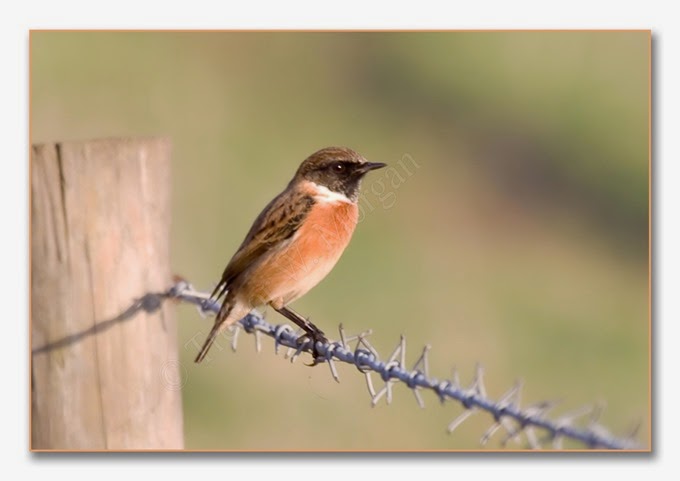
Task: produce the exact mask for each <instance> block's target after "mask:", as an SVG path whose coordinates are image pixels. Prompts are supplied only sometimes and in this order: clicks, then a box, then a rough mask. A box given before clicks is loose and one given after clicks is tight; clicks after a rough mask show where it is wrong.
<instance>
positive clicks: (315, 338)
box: [296, 330, 328, 367]
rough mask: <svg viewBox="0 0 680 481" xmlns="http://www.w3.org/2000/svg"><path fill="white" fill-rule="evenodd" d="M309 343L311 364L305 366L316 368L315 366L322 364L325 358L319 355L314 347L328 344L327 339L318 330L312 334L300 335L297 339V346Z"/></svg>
mask: <svg viewBox="0 0 680 481" xmlns="http://www.w3.org/2000/svg"><path fill="white" fill-rule="evenodd" d="M308 341H311V342H312V363H311V364H306V363H305V366H310V367H313V366H316V365H317V364H320V363H322V362H323V361H324V360H325V358H324V357H323V356H322V355H321V354H320V353H319V350H318V349H317V347H316V343H317V342H320V343H322V344H328V339H327V338H326V336H325V335H324V333H323V332H322V331H320V330H316V331H314V332H306V333H304V334H302V335H301V336H300V337H298V338H297V341H296V343H297V345H298V346H301V345H303V344H305V343H306V342H308Z"/></svg>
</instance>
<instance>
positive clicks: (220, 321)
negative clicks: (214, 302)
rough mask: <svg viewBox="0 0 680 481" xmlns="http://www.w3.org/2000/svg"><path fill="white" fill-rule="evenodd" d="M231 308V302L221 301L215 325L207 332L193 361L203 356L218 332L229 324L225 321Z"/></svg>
mask: <svg viewBox="0 0 680 481" xmlns="http://www.w3.org/2000/svg"><path fill="white" fill-rule="evenodd" d="M232 308H233V305H232V304H231V303H228V302H227V300H226V299H225V301H224V302H223V303H222V307H221V308H220V311H219V312H218V313H217V318H216V319H215V325H214V326H213V328H212V330H211V331H210V334H208V338H207V339H206V340H205V342H204V343H203V347H202V348H201V352H199V353H198V356H196V359H194V362H195V363H200V362H201V361H202V360H203V358H204V357H205V356H206V354H208V351H209V350H210V347H211V346H212V345H213V343H214V342H215V339H216V338H217V336H218V334H219V333H220V332H222V330H224V329H225V328H226V327H228V325H229V324H227V323H226V320H227V317H229V313H230V312H231V310H232Z"/></svg>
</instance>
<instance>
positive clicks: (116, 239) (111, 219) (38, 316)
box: [31, 138, 183, 450]
mask: <svg viewBox="0 0 680 481" xmlns="http://www.w3.org/2000/svg"><path fill="white" fill-rule="evenodd" d="M169 237H170V142H169V140H166V139H157V138H152V139H138V140H134V139H117V140H96V141H92V142H62V143H57V144H42V145H35V146H33V149H32V168H31V351H32V352H31V448H32V449H39V450H42V449H47V450H50V449H57V450H80V449H83V450H105V449H112V450H127V449H152V450H155V449H182V448H183V428H182V404H181V384H182V373H181V372H180V369H181V366H180V364H179V361H178V359H179V356H178V353H177V330H176V325H175V318H174V314H173V308H172V306H169V305H168V303H164V305H163V306H162V307H161V308H160V309H159V310H157V311H155V312H154V313H146V312H144V311H142V312H139V313H138V314H136V315H135V316H132V317H131V318H129V319H119V318H118V317H119V316H120V314H121V313H123V312H124V311H125V310H126V309H127V308H128V307H130V305H131V304H132V303H133V302H134V300H135V299H138V298H140V297H142V296H143V295H144V294H146V293H147V292H161V291H164V290H165V289H167V288H168V287H169V286H170V285H171V283H172V279H171V271H170V246H169ZM107 321H108V322H107Z"/></svg>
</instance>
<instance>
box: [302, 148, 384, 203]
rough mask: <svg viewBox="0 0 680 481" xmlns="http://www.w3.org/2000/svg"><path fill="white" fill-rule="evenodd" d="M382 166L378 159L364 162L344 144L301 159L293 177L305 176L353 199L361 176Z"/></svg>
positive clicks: (354, 199)
mask: <svg viewBox="0 0 680 481" xmlns="http://www.w3.org/2000/svg"><path fill="white" fill-rule="evenodd" d="M384 166H385V164H383V163H381V162H367V161H366V159H364V158H363V157H362V156H361V155H360V154H358V153H357V152H355V151H354V150H352V149H348V148H347V147H326V148H325V149H321V150H319V151H318V152H315V153H313V154H312V155H310V156H309V157H307V158H306V159H305V160H304V161H303V162H302V164H301V165H300V167H299V168H298V170H297V172H296V173H295V177H294V178H293V181H294V182H295V181H301V180H308V181H310V182H314V183H315V184H317V185H321V186H323V187H326V188H328V189H330V190H331V191H333V192H338V193H341V194H344V195H345V196H346V197H347V198H349V199H350V200H352V201H354V202H356V200H357V198H358V196H359V185H360V183H361V179H362V178H363V176H364V175H366V174H367V173H368V172H369V171H371V170H374V169H379V168H381V167H384Z"/></svg>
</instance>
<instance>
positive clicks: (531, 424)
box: [145, 281, 641, 450]
mask: <svg viewBox="0 0 680 481" xmlns="http://www.w3.org/2000/svg"><path fill="white" fill-rule="evenodd" d="M149 296H153V294H147V296H145V298H148V297H149ZM157 296H159V297H161V298H175V299H178V300H181V301H184V302H188V303H191V304H194V305H196V306H197V307H198V308H199V309H200V311H201V312H212V313H217V311H218V310H219V307H220V304H219V303H217V302H215V301H214V300H211V299H209V294H207V293H204V292H199V291H195V290H194V289H193V288H192V287H191V285H190V284H188V283H187V282H185V281H179V282H177V283H176V284H175V285H174V286H172V287H171V288H170V289H169V290H168V291H167V292H165V293H161V294H157ZM231 328H232V341H231V342H232V349H234V350H236V347H237V342H238V334H239V331H240V329H243V330H244V331H245V332H247V333H249V334H254V335H255V342H256V348H257V350H258V351H260V350H261V340H260V336H261V334H265V335H267V336H269V337H271V338H273V339H274V350H275V352H276V353H278V352H279V350H280V347H281V346H284V347H286V348H288V351H287V353H286V357H288V358H290V359H291V361H295V359H296V358H297V357H298V356H299V355H300V354H301V353H303V352H304V353H310V354H311V353H312V352H313V346H312V341H311V340H309V339H307V340H305V341H304V342H302V343H300V342H299V341H298V338H299V332H298V331H295V330H293V329H292V328H291V327H290V326H289V325H287V324H279V325H273V324H270V323H268V322H267V321H265V320H264V319H263V318H262V317H261V316H260V315H259V314H255V313H250V314H248V315H247V316H246V317H244V318H243V319H241V320H240V321H239V322H238V323H236V324H234V325H233V326H231ZM370 334H371V331H365V332H363V333H360V334H358V335H355V336H347V335H346V334H345V332H344V329H343V328H342V325H340V327H339V335H340V340H339V341H328V342H326V343H322V342H317V343H316V352H317V353H318V355H319V357H320V359H319V358H317V361H321V362H326V363H327V364H328V366H329V369H330V372H331V375H332V376H333V378H334V379H335V380H336V381H339V376H338V372H337V368H336V366H335V362H336V361H340V362H344V363H347V364H352V365H354V366H355V367H356V368H357V369H358V370H359V371H360V372H361V373H363V374H364V376H365V378H366V384H367V388H368V391H369V394H370V395H371V404H372V405H373V406H375V405H376V404H377V403H378V402H379V401H380V400H381V399H382V398H383V397H385V398H386V401H387V403H388V404H389V403H390V402H391V400H392V385H393V384H394V383H396V382H402V383H404V384H405V385H406V386H407V387H409V388H410V389H411V390H412V392H413V394H414V396H415V398H416V401H417V403H418V404H419V405H420V406H421V407H424V405H425V404H424V401H423V399H422V396H421V395H420V390H429V391H432V392H434V393H435V394H436V395H437V396H438V398H439V399H440V401H441V402H442V403H443V402H445V401H447V400H455V401H458V402H459V403H460V404H461V405H462V406H463V407H464V408H465V410H464V411H463V413H462V414H461V415H460V416H458V417H457V418H456V419H455V420H454V421H452V422H451V423H450V424H449V426H448V431H449V432H450V433H451V432H453V431H454V430H455V429H456V428H458V427H459V426H460V425H461V424H462V423H463V422H464V421H465V420H467V419H468V418H469V417H470V416H471V415H473V414H474V413H476V412H479V411H484V412H487V413H489V414H491V416H492V417H493V419H494V423H493V425H492V426H491V427H490V428H489V429H488V430H487V431H486V432H485V433H484V434H483V435H482V437H481V439H480V442H481V443H482V444H486V443H487V442H488V441H489V440H490V438H491V437H492V436H493V435H494V434H495V433H496V432H497V431H498V430H500V429H501V428H502V429H504V430H505V432H506V436H505V438H504V439H503V440H502V444H503V445H505V444H506V443H507V442H508V441H515V442H518V441H519V436H520V435H521V434H525V437H526V441H527V444H528V446H529V447H531V448H533V449H539V448H541V447H543V446H544V445H545V444H546V443H552V446H553V448H555V449H561V448H562V443H563V440H564V439H571V440H574V441H577V442H579V443H581V444H583V445H584V446H585V447H587V448H592V449H611V450H621V449H625V450H640V449H641V447H640V445H639V443H638V442H637V441H636V440H635V435H636V431H637V429H636V430H634V431H633V432H631V433H630V434H629V435H628V436H624V437H615V436H613V435H612V434H610V433H609V431H608V430H607V429H605V428H604V427H603V426H602V425H600V424H599V423H598V419H599V416H600V414H601V413H602V410H603V408H602V407H601V406H596V407H595V408H591V407H584V408H580V409H578V410H575V411H574V412H572V413H568V414H565V415H562V416H560V417H558V418H557V419H549V418H547V417H546V413H547V411H549V410H550V409H551V408H552V407H554V406H555V405H556V403H554V402H547V401H546V402H540V403H536V404H533V405H530V406H526V407H524V408H522V407H520V395H521V389H522V385H521V383H516V384H515V386H513V387H512V388H511V389H510V390H509V391H508V392H507V393H506V394H504V395H503V396H501V398H500V399H498V400H492V399H490V398H489V397H488V396H487V394H486V389H485V387H484V380H483V377H484V370H483V368H482V366H481V365H479V364H478V365H477V369H476V374H475V377H474V380H473V382H472V385H471V386H469V387H467V388H466V387H463V386H462V385H461V383H460V380H459V377H458V373H457V371H456V370H455V369H454V372H453V375H452V379H451V380H439V379H437V378H435V377H432V376H430V373H429V366H428V357H427V356H428V352H429V350H430V346H425V348H424V349H423V351H422V353H421V355H420V357H419V358H418V360H417V361H416V363H415V364H414V365H413V367H412V368H411V369H408V368H407V367H406V339H405V337H404V336H401V339H400V342H399V344H398V345H397V347H396V348H395V349H394V351H393V352H392V354H391V355H390V357H389V358H387V360H381V359H380V356H379V355H378V352H377V351H376V350H375V349H374V348H373V347H372V346H371V344H370V343H369V342H368V340H367V339H366V338H367V336H368V335H370ZM350 343H355V346H354V347H353V348H352V347H351V345H350ZM372 373H373V374H377V375H378V376H379V377H380V379H381V380H382V381H383V382H384V386H383V387H382V388H381V389H379V390H376V388H375V386H374V384H373V380H372V377H371V374H372ZM588 415H590V419H589V422H588V425H587V426H586V427H585V428H584V427H578V426H576V425H575V424H574V423H575V421H576V420H577V419H579V418H583V417H584V416H588ZM537 430H541V431H542V433H543V436H541V437H539V434H538V433H537V432H536V431H537Z"/></svg>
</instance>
